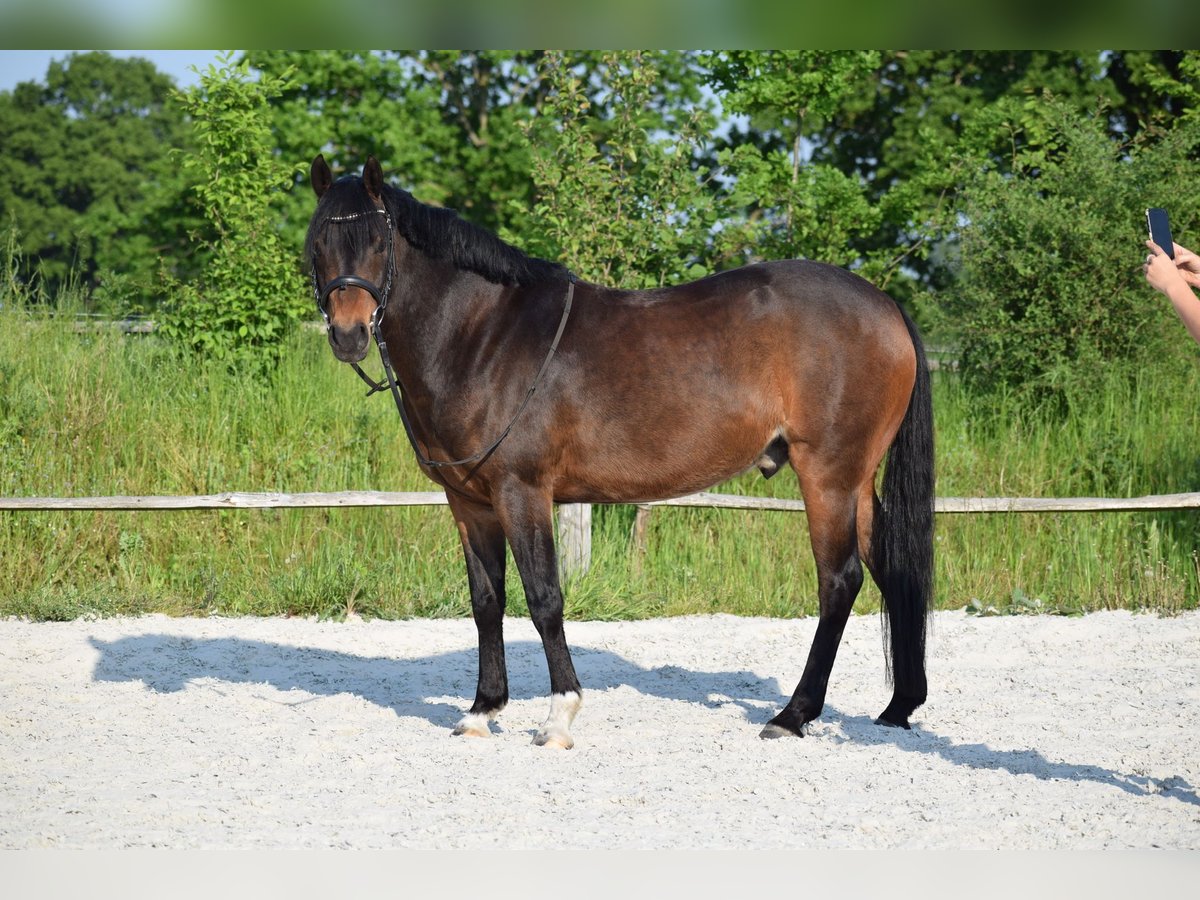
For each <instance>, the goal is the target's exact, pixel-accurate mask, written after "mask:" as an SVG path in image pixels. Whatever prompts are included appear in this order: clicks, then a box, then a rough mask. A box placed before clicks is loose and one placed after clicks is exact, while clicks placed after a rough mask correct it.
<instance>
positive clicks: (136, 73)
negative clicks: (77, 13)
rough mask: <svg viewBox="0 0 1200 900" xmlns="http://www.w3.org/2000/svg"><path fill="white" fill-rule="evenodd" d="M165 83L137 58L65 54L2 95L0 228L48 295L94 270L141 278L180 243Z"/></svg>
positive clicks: (182, 225) (176, 111)
mask: <svg viewBox="0 0 1200 900" xmlns="http://www.w3.org/2000/svg"><path fill="white" fill-rule="evenodd" d="M172 89H173V83H172V81H171V79H170V78H169V77H167V76H166V75H163V74H161V73H159V72H158V71H157V70H156V69H155V68H154V66H153V64H152V63H150V62H149V61H147V60H145V59H139V58H131V59H117V58H115V57H113V56H111V55H109V54H108V53H104V52H90V53H77V54H72V55H71V56H69V57H67V58H66V59H65V60H63V61H55V62H52V63H51V64H50V68H49V71H48V73H47V76H46V83H45V84H44V85H43V84H39V83H36V82H25V83H23V84H20V85H18V86H17V87H16V89H15V90H13V91H12V92H3V93H0V147H2V148H3V158H4V164H3V166H0V223H2V226H3V227H8V226H10V225H14V224H15V226H16V228H17V230H18V231H19V238H20V243H21V248H20V249H21V251H22V252H23V254H24V255H25V256H26V257H28V258H30V259H35V260H36V261H37V265H38V267H39V269H40V271H41V274H42V277H43V278H44V279H46V282H47V286H48V287H50V288H51V289H53V288H54V287H55V286H56V285H58V284H61V283H62V282H63V281H64V280H65V279H66V278H67V277H68V276H69V275H71V276H74V277H79V278H81V279H82V280H83V281H84V283H85V285H87V286H90V287H94V286H95V285H96V284H97V283H98V282H99V281H100V280H101V273H102V272H104V271H106V270H107V271H110V272H119V273H121V274H122V275H124V276H125V277H126V278H130V279H134V280H136V281H141V282H148V281H150V280H151V278H152V275H153V272H154V270H155V269H156V268H157V265H158V260H159V259H160V258H161V257H163V256H166V257H176V256H178V255H179V254H181V252H182V248H183V246H184V244H185V242H186V235H185V232H186V225H187V224H188V222H187V221H186V220H187V215H186V213H184V214H183V215H181V211H180V208H179V202H178V201H179V197H180V194H181V192H182V189H183V187H182V181H181V179H180V177H179V174H178V171H177V169H176V168H175V166H173V165H172V164H171V162H170V160H169V159H168V156H167V150H168V149H169V148H171V147H180V146H185V145H186V144H187V141H188V132H187V128H186V125H185V122H184V119H183V113H182V110H180V108H179V107H177V106H175V105H174V104H172V102H171V99H170V94H171V91H172Z"/></svg>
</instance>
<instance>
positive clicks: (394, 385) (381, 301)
mask: <svg viewBox="0 0 1200 900" xmlns="http://www.w3.org/2000/svg"><path fill="white" fill-rule="evenodd" d="M375 212H376V213H378V214H380V215H382V216H384V217H385V218H386V219H387V229H388V248H389V249H388V267H387V272H386V278H385V281H384V288H383V290H382V291H381V290H380V289H379V288H378V287H377V286H376V285H375V283H374V282H372V281H369V280H368V279H366V278H359V277H358V276H356V275H340V276H338V277H337V278H333V279H331V280H330V281H329V282H328V283H327V284H326V285H325V287H324V288H321V287H319V286H318V284H317V265H316V259H315V258H314V259H313V266H312V286H313V296H314V297H315V298H316V301H317V309H318V310H320V312H321V316H322V318H324V319H325V324H326V326H328V325H329V324H330V321H329V312H328V310H327V309H326V305H327V303H328V300H329V295H330V294H331V293H333V292H334V291H335V290H341V289H343V288H346V287H358V288H362V289H363V290H364V291H366V292H367V293H368V294H370V295H371V296H372V297H373V298H374V299H375V310H374V312H372V313H371V335H372V336H373V337H374V338H375V344H376V345H377V346H378V347H379V359H380V362H382V363H383V372H384V375H385V376H386V377H387V383H386V384H384V383H381V382H378V381H376V380H375V379H373V378H372V377H371V376H370V375H368V374H367V373H366V372H364V371H363V370H362V368H361V367H360V366H359V365H358V363H350V365H351V367H352V368H353V369H354V371H355V372H356V373H357V375H358V377H359V378H361V379H362V380H363V382H364V383H365V384H366V385H367V386H368V387H369V388H370V390H369V391H367V396H368V397H370V396H371V395H372V394H376V393H379V392H380V391H384V390H389V389H390V390H391V393H392V398H393V399H394V400H395V401H396V411H397V412H399V413H400V421H401V422H402V423H403V425H404V433H405V434H406V435H407V436H408V442H409V444H410V445H412V448H413V453H415V454H416V455H417V460H418V461H419V462H420V463H421V465H423V466H428V467H430V468H434V469H440V468H446V467H452V466H464V465H467V464H468V463H473V462H479V463H480V464H482V462H483V460H486V459H487V458H488V457H489V456H490V455H491V454H492V453H493V452H494V451H495V449H496V448H497V447H499V446H500V442H501V441H503V440H504V439H505V438H506V437H508V433H509V432H510V431H512V428H513V426H514V425H516V424H517V419H519V418H520V417H521V413H523V412H524V411H525V407H526V406H528V405H529V401H530V399H531V398H532V397H533V393H534V391H536V390H537V387H538V385H539V384H540V383H541V381H542V376H544V375H545V374H546V370H547V369H548V368H550V360H552V359H553V358H554V354H555V352H556V351H557V350H558V342H559V341H560V340H561V339H562V336H563V331H565V330H566V327H567V319H568V318H569V317H570V315H571V304H572V302H573V300H574V296H575V282H576V278H575V275H574V274H570V273H569V274H568V281H567V297H566V300H565V302H564V303H563V313H562V318H561V319H559V321H558V330H557V331H556V332H555V333H554V340H552V341H551V342H550V349H549V351H547V353H546V358H545V359H544V360H542V367H541V368H540V369H538V373H537V375H535V376H534V378H533V383H532V384H530V385H529V390H528V391H526V392H525V398H524V399H523V400H522V401H521V405H520V406H518V407H517V411H516V413H514V414H513V417H512V419H510V420H509V423H508V425H507V426H506V427H505V429H504V430H503V431H502V432H500V436H499V437H498V438H496V439H495V440H494V441H492V442H491V443H490V444H488V445H487V446H486V447H484V448H483V449H482V450H480V451H479V452H478V453H472V454H471V455H470V456H464V457H463V458H462V459H430V458H429V457H427V456H426V455H425V454H424V453H422V452H421V450H420V448H419V447H418V446H417V438H416V435H415V434H414V433H413V428H412V423H411V422H410V421H409V419H408V414H407V413H406V412H405V411H404V401H403V397H402V388H401V385H400V381H399V379H398V378H396V373H395V370H394V369H393V367H392V360H391V357H390V356H389V355H388V349H387V342H386V341H385V340H384V339H383V330H382V327H381V323H382V321H383V312H384V309H385V308H386V306H387V301H388V297H389V296H390V294H391V291H392V276H393V274H394V272H395V269H396V248H395V243H394V241H393V235H392V228H393V225H392V217H391V216H390V215H389V214H388V213H387V211H386V210H383V209H377V210H375ZM368 215H372V213H369V212H368V213H355V214H354V215H350V216H330V217H329V218H328V219H327V220H326V221H327V222H345V221H348V220H350V219H356V218H360V217H362V216H368ZM477 469H478V466H476V467H475V469H472V470H471V471H470V472H469V473H468V474H467V479H468V480H469V479H470V478H471V476H472V475H474V474H475V472H476V470H477Z"/></svg>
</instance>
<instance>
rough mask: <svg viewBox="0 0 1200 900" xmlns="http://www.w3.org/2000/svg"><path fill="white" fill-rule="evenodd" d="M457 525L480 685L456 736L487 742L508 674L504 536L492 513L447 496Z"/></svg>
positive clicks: (502, 704)
mask: <svg viewBox="0 0 1200 900" xmlns="http://www.w3.org/2000/svg"><path fill="white" fill-rule="evenodd" d="M446 496H447V499H448V500H449V502H450V510H451V512H452V513H453V514H454V521H455V524H457V525H458V536H459V538H460V539H461V541H462V546H463V554H464V555H465V556H466V560H467V582H468V583H469V584H470V587H471V613H472V615H473V616H474V617H475V627H476V629H478V631H479V682H478V684H477V685H476V688H475V702H474V703H473V704H472V705H471V710H470V712H468V713H467V714H466V715H465V716H463V718H462V720H461V721H460V722H459V723H458V725H456V726H455V728H454V733H455V734H466V735H471V736H473V737H490V736H491V733H492V732H491V728H490V727H489V726H488V723H489V722H490V721H492V720H493V719H495V718H496V716H497V715H499V713H500V711H501V710H502V709H504V707H505V705H506V704H507V703H508V671H507V669H506V667H505V664H504V605H505V597H504V531H503V529H502V528H501V527H500V521H499V519H498V518H497V517H496V514H495V512H493V511H492V510H491V509H490V508H488V507H485V506H478V505H476V504H473V503H470V502H469V501H466V500H464V499H462V498H461V497H458V496H457V495H455V494H453V493H450V492H448V493H447V495H446Z"/></svg>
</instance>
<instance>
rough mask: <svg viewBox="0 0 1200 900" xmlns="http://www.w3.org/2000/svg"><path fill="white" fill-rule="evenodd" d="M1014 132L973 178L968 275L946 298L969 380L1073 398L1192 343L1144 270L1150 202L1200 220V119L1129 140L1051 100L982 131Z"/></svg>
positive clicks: (1005, 109)
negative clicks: (1005, 153)
mask: <svg viewBox="0 0 1200 900" xmlns="http://www.w3.org/2000/svg"><path fill="white" fill-rule="evenodd" d="M971 127H972V128H973V129H978V130H980V131H982V132H983V133H985V134H987V135H989V136H991V135H995V134H998V133H1006V134H1008V135H1009V146H1010V148H1011V151H1010V152H1011V156H1010V158H1009V159H1008V160H1007V161H1006V165H1005V166H1003V167H1001V166H999V165H997V164H995V163H985V164H984V165H983V166H982V167H981V168H980V169H979V171H978V172H977V174H976V175H974V176H973V177H972V178H971V179H970V180H969V181H968V182H967V184H966V186H965V188H964V202H963V205H962V206H961V207H960V211H961V213H962V215H963V216H964V224H963V228H962V234H961V242H960V253H961V257H960V260H959V263H958V265H959V267H960V272H959V277H958V280H957V283H956V284H955V285H954V287H953V288H952V289H949V290H947V291H945V292H944V293H943V295H942V297H941V301H942V313H943V315H944V316H945V322H946V325H947V328H948V329H949V328H950V327H953V329H954V331H955V332H956V334H957V337H958V339H959V341H960V343H961V351H962V357H961V361H960V365H961V366H962V371H963V374H964V377H965V378H966V380H967V383H968V385H969V386H971V387H972V388H974V389H976V390H982V391H984V392H988V393H991V392H994V391H996V390H1000V389H1004V390H1016V391H1017V392H1019V393H1021V394H1023V395H1025V396H1027V397H1029V398H1030V399H1031V400H1034V401H1037V402H1040V401H1042V400H1047V399H1051V400H1056V401H1061V400H1064V399H1066V400H1069V399H1070V397H1071V396H1073V395H1076V394H1078V393H1079V392H1087V391H1088V390H1089V389H1090V387H1089V386H1090V385H1091V384H1093V383H1095V381H1096V380H1097V378H1098V377H1099V376H1100V375H1101V374H1102V372H1103V371H1104V370H1105V369H1106V368H1108V367H1110V366H1115V365H1121V364H1136V363H1139V362H1151V361H1153V362H1155V364H1163V362H1162V360H1163V357H1164V355H1170V352H1169V349H1168V348H1169V347H1171V346H1172V345H1173V346H1175V347H1181V348H1182V347H1183V346H1184V345H1183V343H1182V342H1180V341H1179V340H1178V337H1179V335H1178V334H1177V333H1176V329H1177V327H1178V326H1177V323H1175V322H1173V321H1172V314H1171V312H1170V310H1169V308H1168V305H1167V304H1165V303H1161V302H1158V300H1159V298H1158V297H1157V296H1156V295H1154V294H1153V293H1152V292H1150V291H1149V290H1148V289H1147V288H1146V286H1145V283H1144V280H1143V279H1142V275H1141V270H1140V262H1141V259H1142V256H1143V255H1144V252H1145V251H1144V248H1143V245H1142V240H1143V239H1144V232H1145V225H1144V215H1143V210H1144V209H1145V207H1147V206H1155V205H1165V206H1168V207H1170V209H1171V215H1172V221H1173V224H1174V225H1175V226H1176V227H1177V228H1178V229H1179V233H1184V234H1186V233H1188V231H1189V229H1194V228H1195V226H1196V225H1197V224H1198V223H1200V205H1198V204H1197V203H1196V201H1195V200H1194V199H1189V198H1194V196H1195V185H1196V184H1197V183H1200V165H1198V164H1197V162H1196V149H1197V148H1198V147H1200V128H1197V127H1196V126H1195V124H1194V123H1188V122H1181V123H1180V124H1179V125H1178V126H1176V127H1175V128H1174V129H1172V130H1171V131H1170V132H1168V133H1166V134H1164V135H1161V136H1160V137H1159V138H1158V139H1155V140H1151V139H1150V137H1149V135H1148V134H1147V135H1145V136H1143V137H1142V138H1140V139H1138V140H1136V141H1133V142H1127V143H1125V144H1118V143H1116V142H1114V141H1113V140H1111V139H1110V138H1109V136H1108V135H1107V133H1106V130H1105V127H1104V123H1103V119H1102V118H1101V117H1098V116H1095V115H1092V116H1085V115H1082V114H1079V113H1077V112H1075V111H1074V110H1072V109H1070V108H1069V107H1067V106H1065V105H1063V104H1061V103H1057V102H1051V101H1048V100H1042V99H1040V98H1031V99H1029V100H1027V101H1024V102H1015V101H1005V102H1001V103H998V104H996V105H995V106H993V107H992V108H991V109H989V110H988V111H987V113H986V114H985V115H982V116H981V117H980V118H979V119H978V120H977V121H976V122H975V123H974V124H973V125H972V126H971Z"/></svg>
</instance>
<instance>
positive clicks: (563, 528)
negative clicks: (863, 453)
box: [0, 491, 1200, 577]
mask: <svg viewBox="0 0 1200 900" xmlns="http://www.w3.org/2000/svg"><path fill="white" fill-rule="evenodd" d="M445 503H446V495H445V494H444V493H442V492H441V491H406V492H388V491H339V492H332V493H308V494H275V493H243V492H239V491H230V492H226V493H221V494H200V495H194V496H157V497H122V496H118V497H0V510H84V509H100V510H178V509H285V508H292V509H330V508H350V507H364V506H444V505H445ZM656 506H692V507H708V508H715V509H750V510H764V511H772V510H775V511H782V512H800V511H803V509H804V501H803V500H785V499H776V498H773V497H743V496H739V495H736V494H712V493H709V492H707V491H702V492H700V493H698V494H688V495H687V496H686V497H676V498H674V499H671V500H659V501H656V502H653V503H643V504H638V516H637V519H636V522H635V524H634V542H635V544H636V545H638V546H641V545H642V542H643V539H644V535H645V530H646V525H647V518H648V516H649V513H650V510H651V509H653V508H654V507H656ZM933 508H934V512H936V513H1047V512H1067V513H1070V512H1139V511H1143V512H1144V511H1148V510H1166V509H1197V508H1200V493H1188V494H1155V495H1150V496H1145V497H1124V498H1118V497H939V498H937V500H935V501H934V507H933ZM591 544H592V541H591V507H590V506H588V505H587V504H579V503H575V504H565V505H563V506H561V507H560V508H559V523H558V551H559V560H560V565H561V566H562V570H563V575H564V577H570V576H574V575H578V574H582V573H584V572H586V571H587V570H588V567H589V566H590V565H591V549H592V548H591Z"/></svg>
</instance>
